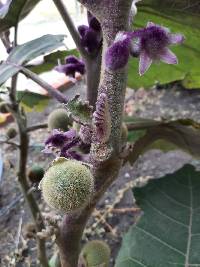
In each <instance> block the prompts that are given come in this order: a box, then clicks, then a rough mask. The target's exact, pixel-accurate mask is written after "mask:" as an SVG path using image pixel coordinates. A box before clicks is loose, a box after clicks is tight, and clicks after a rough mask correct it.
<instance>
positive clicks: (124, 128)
mask: <svg viewBox="0 0 200 267" xmlns="http://www.w3.org/2000/svg"><path fill="white" fill-rule="evenodd" d="M127 138H128V128H127V126H126V123H124V122H123V123H122V133H121V142H122V143H126V141H127Z"/></svg>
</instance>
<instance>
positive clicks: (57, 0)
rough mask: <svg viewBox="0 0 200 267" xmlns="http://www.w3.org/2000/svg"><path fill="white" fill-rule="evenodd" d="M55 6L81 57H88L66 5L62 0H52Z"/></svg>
mask: <svg viewBox="0 0 200 267" xmlns="http://www.w3.org/2000/svg"><path fill="white" fill-rule="evenodd" d="M53 2H54V4H55V6H56V7H57V9H58V11H59V13H60V15H61V17H62V19H63V21H64V22H65V25H66V26H67V28H68V30H69V32H70V34H71V36H72V38H73V40H74V42H75V44H76V47H77V49H78V50H79V52H80V53H81V55H82V56H83V57H86V58H88V57H89V54H88V53H87V51H86V50H85V49H84V47H83V46H82V45H81V39H80V35H79V33H78V31H77V29H76V27H75V25H74V23H73V21H72V19H71V17H70V15H69V13H68V11H67V8H66V6H65V5H64V3H63V2H62V0H53Z"/></svg>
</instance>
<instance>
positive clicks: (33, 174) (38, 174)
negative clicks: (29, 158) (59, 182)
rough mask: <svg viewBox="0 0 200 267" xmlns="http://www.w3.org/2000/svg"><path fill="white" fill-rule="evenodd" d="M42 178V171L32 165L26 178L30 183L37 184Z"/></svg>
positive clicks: (37, 166)
mask: <svg viewBox="0 0 200 267" xmlns="http://www.w3.org/2000/svg"><path fill="white" fill-rule="evenodd" d="M43 177H44V169H43V168H42V167H41V166H39V165H33V166H32V167H31V168H30V169H29V171H28V178H29V180H30V181H31V182H32V183H39V182H40V181H41V180H42V178H43Z"/></svg>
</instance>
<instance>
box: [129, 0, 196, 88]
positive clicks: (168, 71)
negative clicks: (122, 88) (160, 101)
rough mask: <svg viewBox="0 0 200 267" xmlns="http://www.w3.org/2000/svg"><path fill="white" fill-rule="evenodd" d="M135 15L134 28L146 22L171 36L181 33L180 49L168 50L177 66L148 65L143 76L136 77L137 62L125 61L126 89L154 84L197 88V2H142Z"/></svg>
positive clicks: (192, 0)
mask: <svg viewBox="0 0 200 267" xmlns="http://www.w3.org/2000/svg"><path fill="white" fill-rule="evenodd" d="M137 6H138V14H137V15H136V17H135V21H134V28H137V27H144V26H146V23H147V22H148V21H152V22H155V23H157V24H160V25H163V26H165V27H168V28H170V30H171V32H172V33H176V32H179V33H182V34H184V35H185V37H186V40H185V42H184V44H183V45H178V46H172V50H173V51H174V53H175V54H176V55H177V57H178V60H179V64H178V65H168V64H164V63H159V65H158V64H152V66H151V67H150V69H149V70H148V71H147V72H146V73H145V74H144V75H143V76H141V77H140V76H139V74H138V65H139V62H138V59H137V58H132V59H131V60H130V61H129V76H128V85H129V87H131V88H139V87H145V88H148V87H150V86H152V85H154V84H155V83H156V82H157V83H159V84H166V83H169V82H172V81H176V80H182V83H183V85H184V86H185V87H186V88H200V68H199V60H198V59H199V57H200V38H199V36H200V15H199V14H200V11H199V10H200V3H199V1H197V0H191V1H186V0H165V1H163V0H143V1H141V2H139V3H138V4H137Z"/></svg>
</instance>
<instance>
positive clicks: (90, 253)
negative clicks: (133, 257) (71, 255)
mask: <svg viewBox="0 0 200 267" xmlns="http://www.w3.org/2000/svg"><path fill="white" fill-rule="evenodd" d="M81 258H82V259H81ZM81 260H82V261H83V262H84V265H85V266H86V267H96V266H104V267H108V266H109V260H110V248H109V246H108V245H107V244H106V243H105V242H103V241H100V240H93V241H90V242H88V243H87V244H86V245H85V246H84V247H83V249H82V251H81V255H80V261H81ZM85 266H84V267H85Z"/></svg>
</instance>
